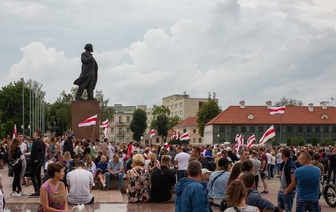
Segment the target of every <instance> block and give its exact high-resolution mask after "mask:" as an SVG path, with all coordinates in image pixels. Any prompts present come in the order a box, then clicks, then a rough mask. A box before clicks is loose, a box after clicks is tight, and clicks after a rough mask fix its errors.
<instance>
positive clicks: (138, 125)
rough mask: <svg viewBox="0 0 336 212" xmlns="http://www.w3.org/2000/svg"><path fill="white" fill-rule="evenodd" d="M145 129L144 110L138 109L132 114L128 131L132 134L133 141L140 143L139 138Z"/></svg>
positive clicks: (145, 116) (145, 117) (145, 115)
mask: <svg viewBox="0 0 336 212" xmlns="http://www.w3.org/2000/svg"><path fill="white" fill-rule="evenodd" d="M146 128H147V114H146V112H145V111H144V110H142V109H140V108H138V109H136V110H135V111H134V113H133V118H132V121H131V124H130V129H131V131H132V132H133V140H135V141H140V139H141V136H142V135H143V133H144V132H145V131H146Z"/></svg>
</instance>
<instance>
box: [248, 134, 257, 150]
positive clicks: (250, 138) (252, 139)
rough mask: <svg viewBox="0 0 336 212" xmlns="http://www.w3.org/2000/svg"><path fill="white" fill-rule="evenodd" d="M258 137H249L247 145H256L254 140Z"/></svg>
mask: <svg viewBox="0 0 336 212" xmlns="http://www.w3.org/2000/svg"><path fill="white" fill-rule="evenodd" d="M255 139H256V137H255V135H251V136H250V137H249V138H248V139H247V144H246V147H247V148H249V149H251V148H252V147H253V145H254V141H255Z"/></svg>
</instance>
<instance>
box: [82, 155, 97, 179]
mask: <svg viewBox="0 0 336 212" xmlns="http://www.w3.org/2000/svg"><path fill="white" fill-rule="evenodd" d="M84 169H85V170H87V171H89V172H91V173H92V175H93V177H96V175H97V167H96V164H95V163H94V162H93V161H92V158H91V156H90V155H87V156H86V158H85V164H84Z"/></svg>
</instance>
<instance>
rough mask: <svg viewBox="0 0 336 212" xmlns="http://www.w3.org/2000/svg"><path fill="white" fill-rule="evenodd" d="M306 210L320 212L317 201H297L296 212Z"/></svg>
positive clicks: (304, 211)
mask: <svg viewBox="0 0 336 212" xmlns="http://www.w3.org/2000/svg"><path fill="white" fill-rule="evenodd" d="M307 210H308V211H310V212H319V211H320V207H319V201H318V200H316V201H310V200H302V199H297V200H296V212H306V211H307Z"/></svg>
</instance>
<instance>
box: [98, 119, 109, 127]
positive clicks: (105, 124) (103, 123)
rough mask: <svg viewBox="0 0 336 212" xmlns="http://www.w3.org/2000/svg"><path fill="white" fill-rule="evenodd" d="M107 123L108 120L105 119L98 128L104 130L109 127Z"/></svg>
mask: <svg viewBox="0 0 336 212" xmlns="http://www.w3.org/2000/svg"><path fill="white" fill-rule="evenodd" d="M109 124H110V123H109V121H108V119H106V121H103V122H102V123H101V125H100V128H104V127H105V128H106V127H109Z"/></svg>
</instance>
